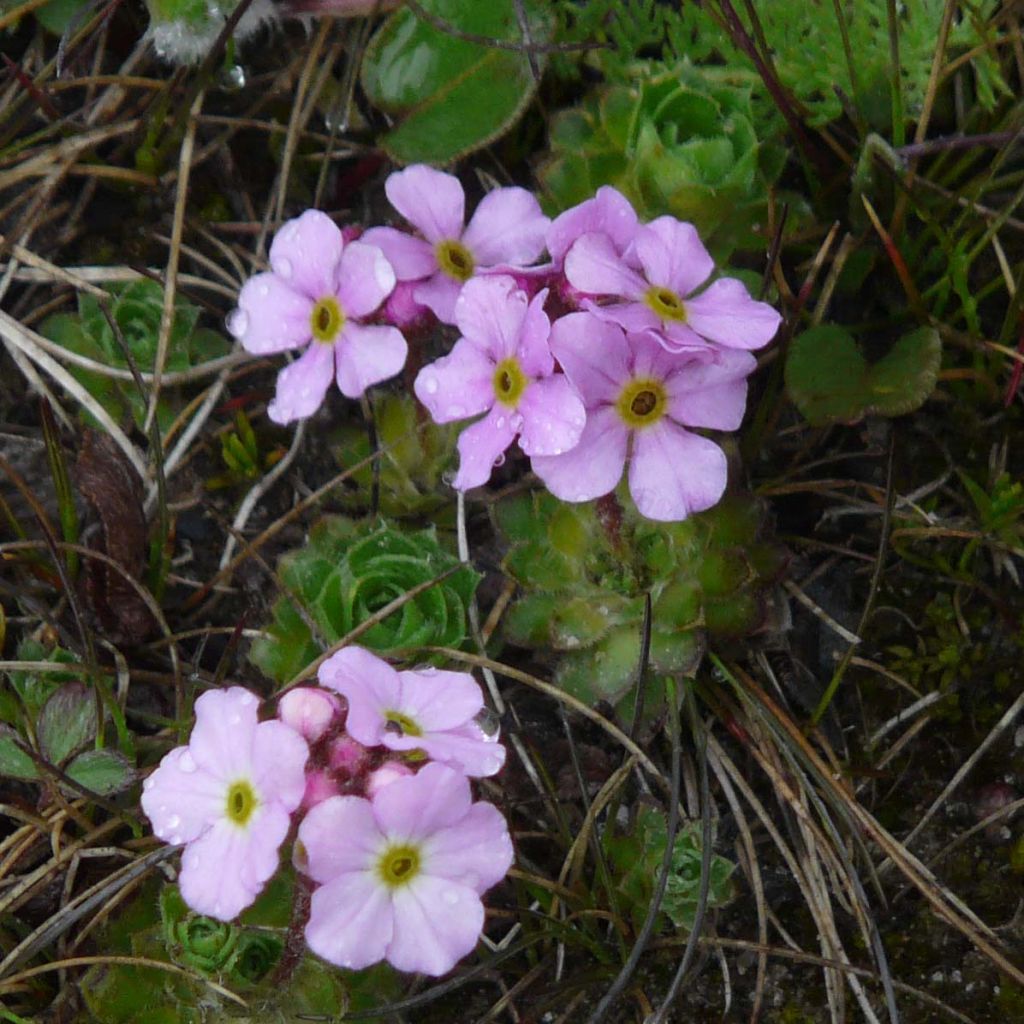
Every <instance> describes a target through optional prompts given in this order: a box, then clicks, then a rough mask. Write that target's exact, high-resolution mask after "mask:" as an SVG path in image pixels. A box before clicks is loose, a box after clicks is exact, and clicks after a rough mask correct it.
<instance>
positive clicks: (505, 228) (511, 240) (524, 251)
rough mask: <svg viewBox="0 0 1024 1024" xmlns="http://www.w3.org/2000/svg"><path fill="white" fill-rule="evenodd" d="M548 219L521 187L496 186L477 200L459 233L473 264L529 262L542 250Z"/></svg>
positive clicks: (486, 265) (489, 265)
mask: <svg viewBox="0 0 1024 1024" xmlns="http://www.w3.org/2000/svg"><path fill="white" fill-rule="evenodd" d="M550 223H551V221H550V220H549V219H548V218H547V217H545V216H544V214H543V213H542V212H541V208H540V203H538V202H537V197H536V196H534V194H533V193H532V192H527V190H526V189H525V188H496V189H494V190H493V191H491V192H488V193H487V195H485V196H484V197H483V199H481V200H480V204H479V205H478V206H477V208H476V211H475V212H474V213H473V216H472V218H470V221H469V224H467V225H466V230H465V232H464V233H463V235H462V244H463V245H464V246H466V248H467V249H469V251H470V252H471V253H472V254H473V259H474V261H475V262H476V265H477V266H482V267H493V266H494V265H495V264H496V263H511V264H523V265H525V264H527V263H532V262H533V261H534V260H535V259H537V257H538V256H540V254H541V253H542V252H543V251H544V236H545V235H546V234H547V230H548V225H549V224H550Z"/></svg>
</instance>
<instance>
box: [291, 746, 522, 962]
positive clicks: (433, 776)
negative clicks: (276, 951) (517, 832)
mask: <svg viewBox="0 0 1024 1024" xmlns="http://www.w3.org/2000/svg"><path fill="white" fill-rule="evenodd" d="M296 862H297V867H298V868H299V869H300V870H301V871H303V872H304V873H305V874H307V875H309V876H310V877H311V878H312V879H313V880H314V881H315V882H319V883H320V885H319V888H317V889H316V891H315V892H314V893H313V898H312V905H311V909H310V916H309V923H308V924H307V925H306V942H307V943H309V948H310V949H312V950H313V952H314V953H317V954H318V955H319V956H322V957H323V958H324V959H325V960H329V961H330V962H331V963H333V964H337V965H338V966H340V967H347V968H349V969H351V970H360V969H361V968H363V967H368V966H369V965H370V964H374V963H377V962H378V961H379V960H387V961H388V963H390V964H391V965H392V966H394V967H397V968H398V969H399V970H400V971H419V972H421V973H423V974H429V975H433V976H435V977H436V976H438V975H441V974H445V973H447V972H448V971H450V970H451V969H452V968H453V967H454V966H455V964H456V963H457V962H458V961H459V960H460V959H461V958H462V957H464V956H465V955H466V954H467V953H469V952H471V951H472V949H473V948H474V946H475V945H476V942H477V939H478V938H479V936H480V932H481V931H482V930H483V925H484V908H483V904H482V903H481V902H480V895H481V893H483V892H484V891H485V890H487V889H489V888H490V887H491V886H492V885H495V884H496V883H497V882H499V881H501V879H502V878H504V877H505V873H506V872H507V871H508V869H509V867H510V866H511V864H512V841H511V838H510V837H509V834H508V826H507V825H506V824H505V820H504V818H502V816H501V813H500V812H499V811H498V809H497V808H496V807H494V806H493V805H492V804H488V803H473V802H472V798H471V796H470V792H469V783H468V782H467V780H466V778H465V776H463V775H461V774H460V773H459V772H456V771H454V770H452V769H451V768H448V767H446V766H444V765H440V764H428V765H427V766H426V767H424V768H423V769H422V770H421V771H420V772H419V773H418V774H416V775H413V776H410V777H408V778H403V779H396V780H395V781H394V782H392V783H391V784H390V785H387V786H385V787H383V788H382V789H380V790H379V791H378V792H377V793H376V794H375V795H374V797H373V800H372V802H371V801H370V800H365V799H363V798H362V797H355V796H347V797H333V798H332V799H330V800H325V801H324V802H323V803H322V804H318V805H317V806H316V807H314V808H313V809H312V810H311V811H310V812H309V814H308V815H307V816H306V818H305V819H304V820H303V822H302V824H301V825H300V826H299V837H298V841H297V842H296Z"/></svg>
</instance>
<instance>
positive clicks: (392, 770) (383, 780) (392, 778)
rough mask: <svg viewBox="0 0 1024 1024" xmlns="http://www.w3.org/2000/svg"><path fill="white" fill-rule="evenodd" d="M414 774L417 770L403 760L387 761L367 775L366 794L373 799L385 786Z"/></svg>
mask: <svg viewBox="0 0 1024 1024" xmlns="http://www.w3.org/2000/svg"><path fill="white" fill-rule="evenodd" d="M414 774H415V772H414V771H413V770H412V769H411V768H410V767H409V766H408V765H407V764H403V763H402V762H401V761H385V762H384V763H383V764H382V765H381V766H380V767H379V768H377V769H375V770H374V771H372V772H370V774H369V775H368V776H367V777H366V795H367V796H368V797H369V798H370V799H371V800H372V799H373V798H374V797H375V796H376V795H377V794H378V793H379V792H380V791H381V790H382V789H383V788H384V787H385V786H390V785H391V783H392V782H397V781H398V780H399V779H407V778H408V777H409V776H410V775H414Z"/></svg>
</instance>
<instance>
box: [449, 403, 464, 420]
mask: <svg viewBox="0 0 1024 1024" xmlns="http://www.w3.org/2000/svg"><path fill="white" fill-rule="evenodd" d="M464 415H465V411H464V410H463V408H462V406H461V405H449V406H448V408H447V409H446V410H445V416H451V417H452V419H458V418H459V417H460V416H464Z"/></svg>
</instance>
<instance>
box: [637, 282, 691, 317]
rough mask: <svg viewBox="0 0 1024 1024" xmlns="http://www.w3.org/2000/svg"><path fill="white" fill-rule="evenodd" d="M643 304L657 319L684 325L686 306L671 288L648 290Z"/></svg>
mask: <svg viewBox="0 0 1024 1024" xmlns="http://www.w3.org/2000/svg"><path fill="white" fill-rule="evenodd" d="M644 302H646V303H647V305H648V306H650V307H651V309H653V310H654V315H655V316H656V317H658V319H660V320H674V321H675V322H676V323H680V324H685V323H686V306H685V304H684V303H683V300H682V299H681V298H679V296H678V295H676V293H675V292H674V291H672V289H671V288H658V287H657V286H655V287H654V288H648V289H647V294H646V295H644Z"/></svg>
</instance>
